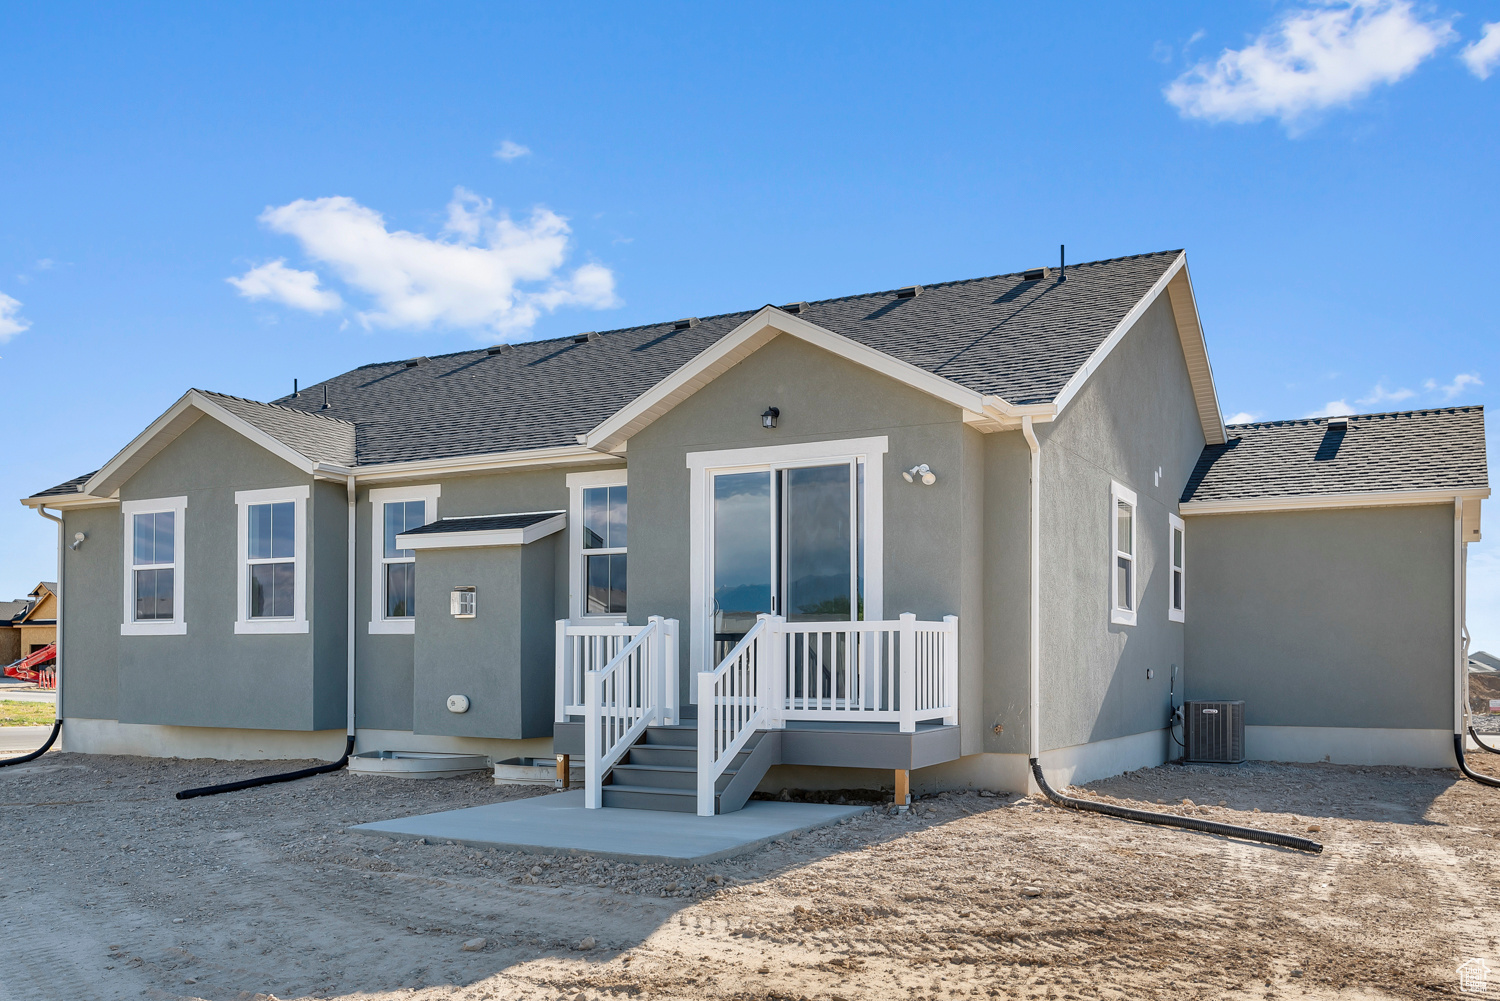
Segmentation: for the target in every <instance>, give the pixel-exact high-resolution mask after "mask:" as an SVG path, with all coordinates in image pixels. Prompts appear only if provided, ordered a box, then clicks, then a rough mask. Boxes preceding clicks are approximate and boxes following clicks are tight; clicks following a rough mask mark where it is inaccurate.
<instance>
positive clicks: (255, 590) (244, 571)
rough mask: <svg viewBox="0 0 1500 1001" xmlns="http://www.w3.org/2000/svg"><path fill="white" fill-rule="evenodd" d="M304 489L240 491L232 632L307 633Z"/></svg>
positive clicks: (237, 501) (305, 499)
mask: <svg viewBox="0 0 1500 1001" xmlns="http://www.w3.org/2000/svg"><path fill="white" fill-rule="evenodd" d="M308 495H309V489H308V488H307V487H305V486H301V487H277V488H273V489H270V490H240V491H237V492H236V493H235V495H234V502H235V504H236V505H237V506H238V507H239V583H238V587H237V591H238V598H239V613H238V615H237V616H236V619H235V624H234V631H235V632H237V633H305V632H307V594H306V582H307V530H306V524H307V498H308Z"/></svg>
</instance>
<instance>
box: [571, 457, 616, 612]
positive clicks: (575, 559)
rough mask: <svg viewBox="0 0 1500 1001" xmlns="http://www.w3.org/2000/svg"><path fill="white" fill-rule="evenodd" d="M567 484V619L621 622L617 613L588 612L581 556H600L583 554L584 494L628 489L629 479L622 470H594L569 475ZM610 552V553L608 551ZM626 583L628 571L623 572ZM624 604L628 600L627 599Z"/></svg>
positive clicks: (592, 551)
mask: <svg viewBox="0 0 1500 1001" xmlns="http://www.w3.org/2000/svg"><path fill="white" fill-rule="evenodd" d="M567 481H568V617H569V618H574V619H585V618H586V619H588V621H589V622H593V623H599V624H601V625H602V624H607V623H615V622H624V621H625V616H624V615H619V614H599V613H597V612H596V613H593V614H590V613H589V611H588V595H587V593H586V591H587V586H586V582H585V581H584V579H583V557H584V556H585V555H589V554H593V555H602V554H597V553H595V551H594V550H590V551H589V554H585V553H584V551H583V492H584V491H585V490H587V489H589V488H591V487H628V486H630V483H629V478H628V477H627V476H626V470H624V469H593V470H589V471H588V472H586V473H569V474H568V476H567ZM629 503H630V502H629V500H628V498H627V500H626V509H625V518H626V525H625V532H626V537H627V538H628V537H629V533H630V523H629V518H630V508H629ZM611 551H613V550H611ZM625 553H626V559H627V560H628V559H629V558H630V557H629V554H630V547H629V546H628V545H627V546H626V547H625ZM626 577H627V580H628V578H629V571H628V570H627V571H626ZM626 600H627V601H628V600H629V598H627V599H626Z"/></svg>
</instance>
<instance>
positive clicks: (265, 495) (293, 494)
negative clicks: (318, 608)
mask: <svg viewBox="0 0 1500 1001" xmlns="http://www.w3.org/2000/svg"><path fill="white" fill-rule="evenodd" d="M311 492H312V488H311V487H309V486H307V485H306V484H303V485H302V486H299V487H271V488H270V489H267V490H236V491H235V492H234V503H235V505H236V506H237V507H238V508H239V514H238V518H237V520H238V523H239V528H238V534H239V545H238V547H237V549H238V551H237V554H236V555H237V559H236V560H235V565H234V566H235V576H236V577H237V578H238V582H237V583H236V584H235V597H236V600H237V606H236V607H237V608H238V611H237V612H236V613H235V620H234V631H235V632H236V633H246V634H264V633H305V632H307V499H308V497H309V496H310V494H311ZM284 501H293V502H295V504H296V510H295V511H294V513H293V524H292V531H293V536H292V559H293V560H294V561H295V563H296V565H295V568H294V569H293V571H292V586H293V587H294V588H295V589H296V594H295V596H294V597H293V599H292V617H291V618H290V619H252V618H250V571H249V561H250V508H251V506H253V505H256V504H276V503H281V502H284Z"/></svg>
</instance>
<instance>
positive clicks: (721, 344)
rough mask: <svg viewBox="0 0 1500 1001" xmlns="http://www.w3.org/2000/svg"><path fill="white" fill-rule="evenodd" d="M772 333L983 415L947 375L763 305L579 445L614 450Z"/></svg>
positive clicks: (977, 397) (979, 401)
mask: <svg viewBox="0 0 1500 1001" xmlns="http://www.w3.org/2000/svg"><path fill="white" fill-rule="evenodd" d="M777 334H790V335H791V336H793V337H799V338H801V339H802V340H804V341H807V342H808V343H810V344H812V345H814V346H816V347H820V348H822V349H824V350H825V351H829V352H832V353H833V354H836V355H839V356H841V357H843V358H847V359H849V360H850V361H852V362H854V363H855V364H858V365H863V366H864V367H865V368H868V369H872V370H873V371H876V372H879V373H880V374H881V375H885V376H888V377H890V378H891V379H894V380H896V381H897V382H901V383H905V384H906V385H908V386H911V387H912V388H914V389H918V390H921V391H922V392H924V393H927V394H929V395H931V396H935V397H937V398H938V399H940V400H943V401H944V402H947V403H951V404H953V405H954V406H955V407H958V408H959V409H961V410H964V411H967V412H969V413H973V414H980V415H983V414H984V397H983V396H982V395H981V394H979V393H976V392H975V391H974V390H972V389H965V388H964V387H963V386H960V385H958V383H956V382H953V381H952V380H950V379H945V378H943V377H942V376H940V375H933V374H932V373H931V372H928V371H927V370H925V369H921V368H918V367H917V366H915V365H912V364H911V363H909V362H904V361H901V360H900V359H899V358H893V357H892V356H890V355H888V354H886V353H885V352H883V351H877V350H875V349H874V348H871V347H866V346H865V345H863V344H860V343H859V342H858V341H855V340H852V339H850V338H848V337H845V336H844V335H842V334H836V333H834V332H833V331H831V330H828V329H826V328H824V327H820V326H818V325H817V324H815V323H809V322H808V321H806V320H804V319H802V318H801V317H798V316H793V315H792V314H791V313H788V312H786V311H784V310H780V309H777V308H776V307H775V306H763V307H761V309H760V310H758V311H757V312H756V314H755V315H754V316H752V317H750V318H749V319H748V320H746V321H745V322H744V323H742V324H740V325H739V326H738V327H736V328H734V330H732V331H730V332H729V333H728V334H726V335H725V336H723V337H721V338H720V339H719V340H718V341H716V342H714V343H713V344H711V345H710V346H709V347H707V348H705V349H704V350H703V351H701V352H700V353H699V354H698V355H697V356H696V357H695V358H693V359H692V360H691V361H689V362H688V363H687V364H685V365H683V366H682V367H681V368H679V369H678V370H677V371H675V372H673V373H672V374H671V375H669V376H667V377H666V378H665V379H663V380H662V381H661V382H658V383H657V384H656V385H655V386H652V387H651V388H650V389H648V390H647V391H646V392H644V393H642V394H641V395H640V396H638V397H636V398H635V399H634V400H633V401H631V402H630V403H629V404H628V405H626V406H625V407H624V409H622V410H620V411H619V412H618V413H616V414H615V415H614V416H613V417H610V418H609V419H608V420H606V421H604V422H603V423H602V424H600V425H599V426H598V427H596V428H594V429H593V430H592V431H590V432H589V433H588V434H587V435H584V436H583V439H582V441H583V444H585V445H587V446H588V447H589V448H593V449H601V450H604V451H612V450H616V449H618V448H619V447H620V446H621V445H623V444H624V443H625V441H626V440H627V439H628V438H630V436H631V435H633V434H634V433H635V432H637V431H639V430H640V429H641V428H644V427H645V426H646V425H648V424H650V423H651V422H652V421H654V420H655V419H656V418H657V417H659V416H661V415H662V414H664V413H666V412H667V411H668V410H671V409H672V407H674V406H676V405H677V404H678V403H680V402H682V401H683V400H685V399H687V398H688V397H689V396H691V395H692V394H693V393H696V392H697V391H698V390H699V389H701V388H703V387H704V386H705V385H707V384H708V383H709V382H711V381H712V380H713V379H714V378H716V377H717V376H718V375H720V374H722V373H723V372H725V371H727V370H728V369H729V368H731V367H732V366H733V365H735V364H737V363H738V362H740V361H741V360H743V359H744V358H747V357H749V356H750V355H751V354H753V353H754V352H755V351H756V350H757V349H759V348H760V347H761V346H762V345H764V344H765V343H767V342H768V341H770V340H771V339H772V338H773V337H775V336H776V335H777Z"/></svg>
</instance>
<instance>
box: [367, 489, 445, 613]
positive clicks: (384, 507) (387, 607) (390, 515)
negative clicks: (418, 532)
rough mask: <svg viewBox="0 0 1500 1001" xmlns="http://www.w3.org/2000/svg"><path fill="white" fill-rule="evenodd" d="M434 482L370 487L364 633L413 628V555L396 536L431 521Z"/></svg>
mask: <svg viewBox="0 0 1500 1001" xmlns="http://www.w3.org/2000/svg"><path fill="white" fill-rule="evenodd" d="M441 493H442V490H441V488H439V487H438V486H437V485H436V484H431V485H428V486H421V487H390V488H387V489H379V490H371V491H370V524H371V526H372V528H373V529H374V530H373V531H372V532H371V533H370V535H371V538H372V541H373V544H374V548H373V550H372V551H371V553H370V570H371V577H370V632H371V633H377V634H378V633H413V632H415V631H416V614H417V554H416V553H415V552H414V551H412V550H410V549H400V548H398V547H397V545H396V537H397V536H399V535H401V534H402V533H403V532H409V531H411V530H412V529H414V528H421V527H422V526H423V525H425V524H427V523H428V522H431V521H436V520H437V501H438V497H439V495H440V494H441Z"/></svg>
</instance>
